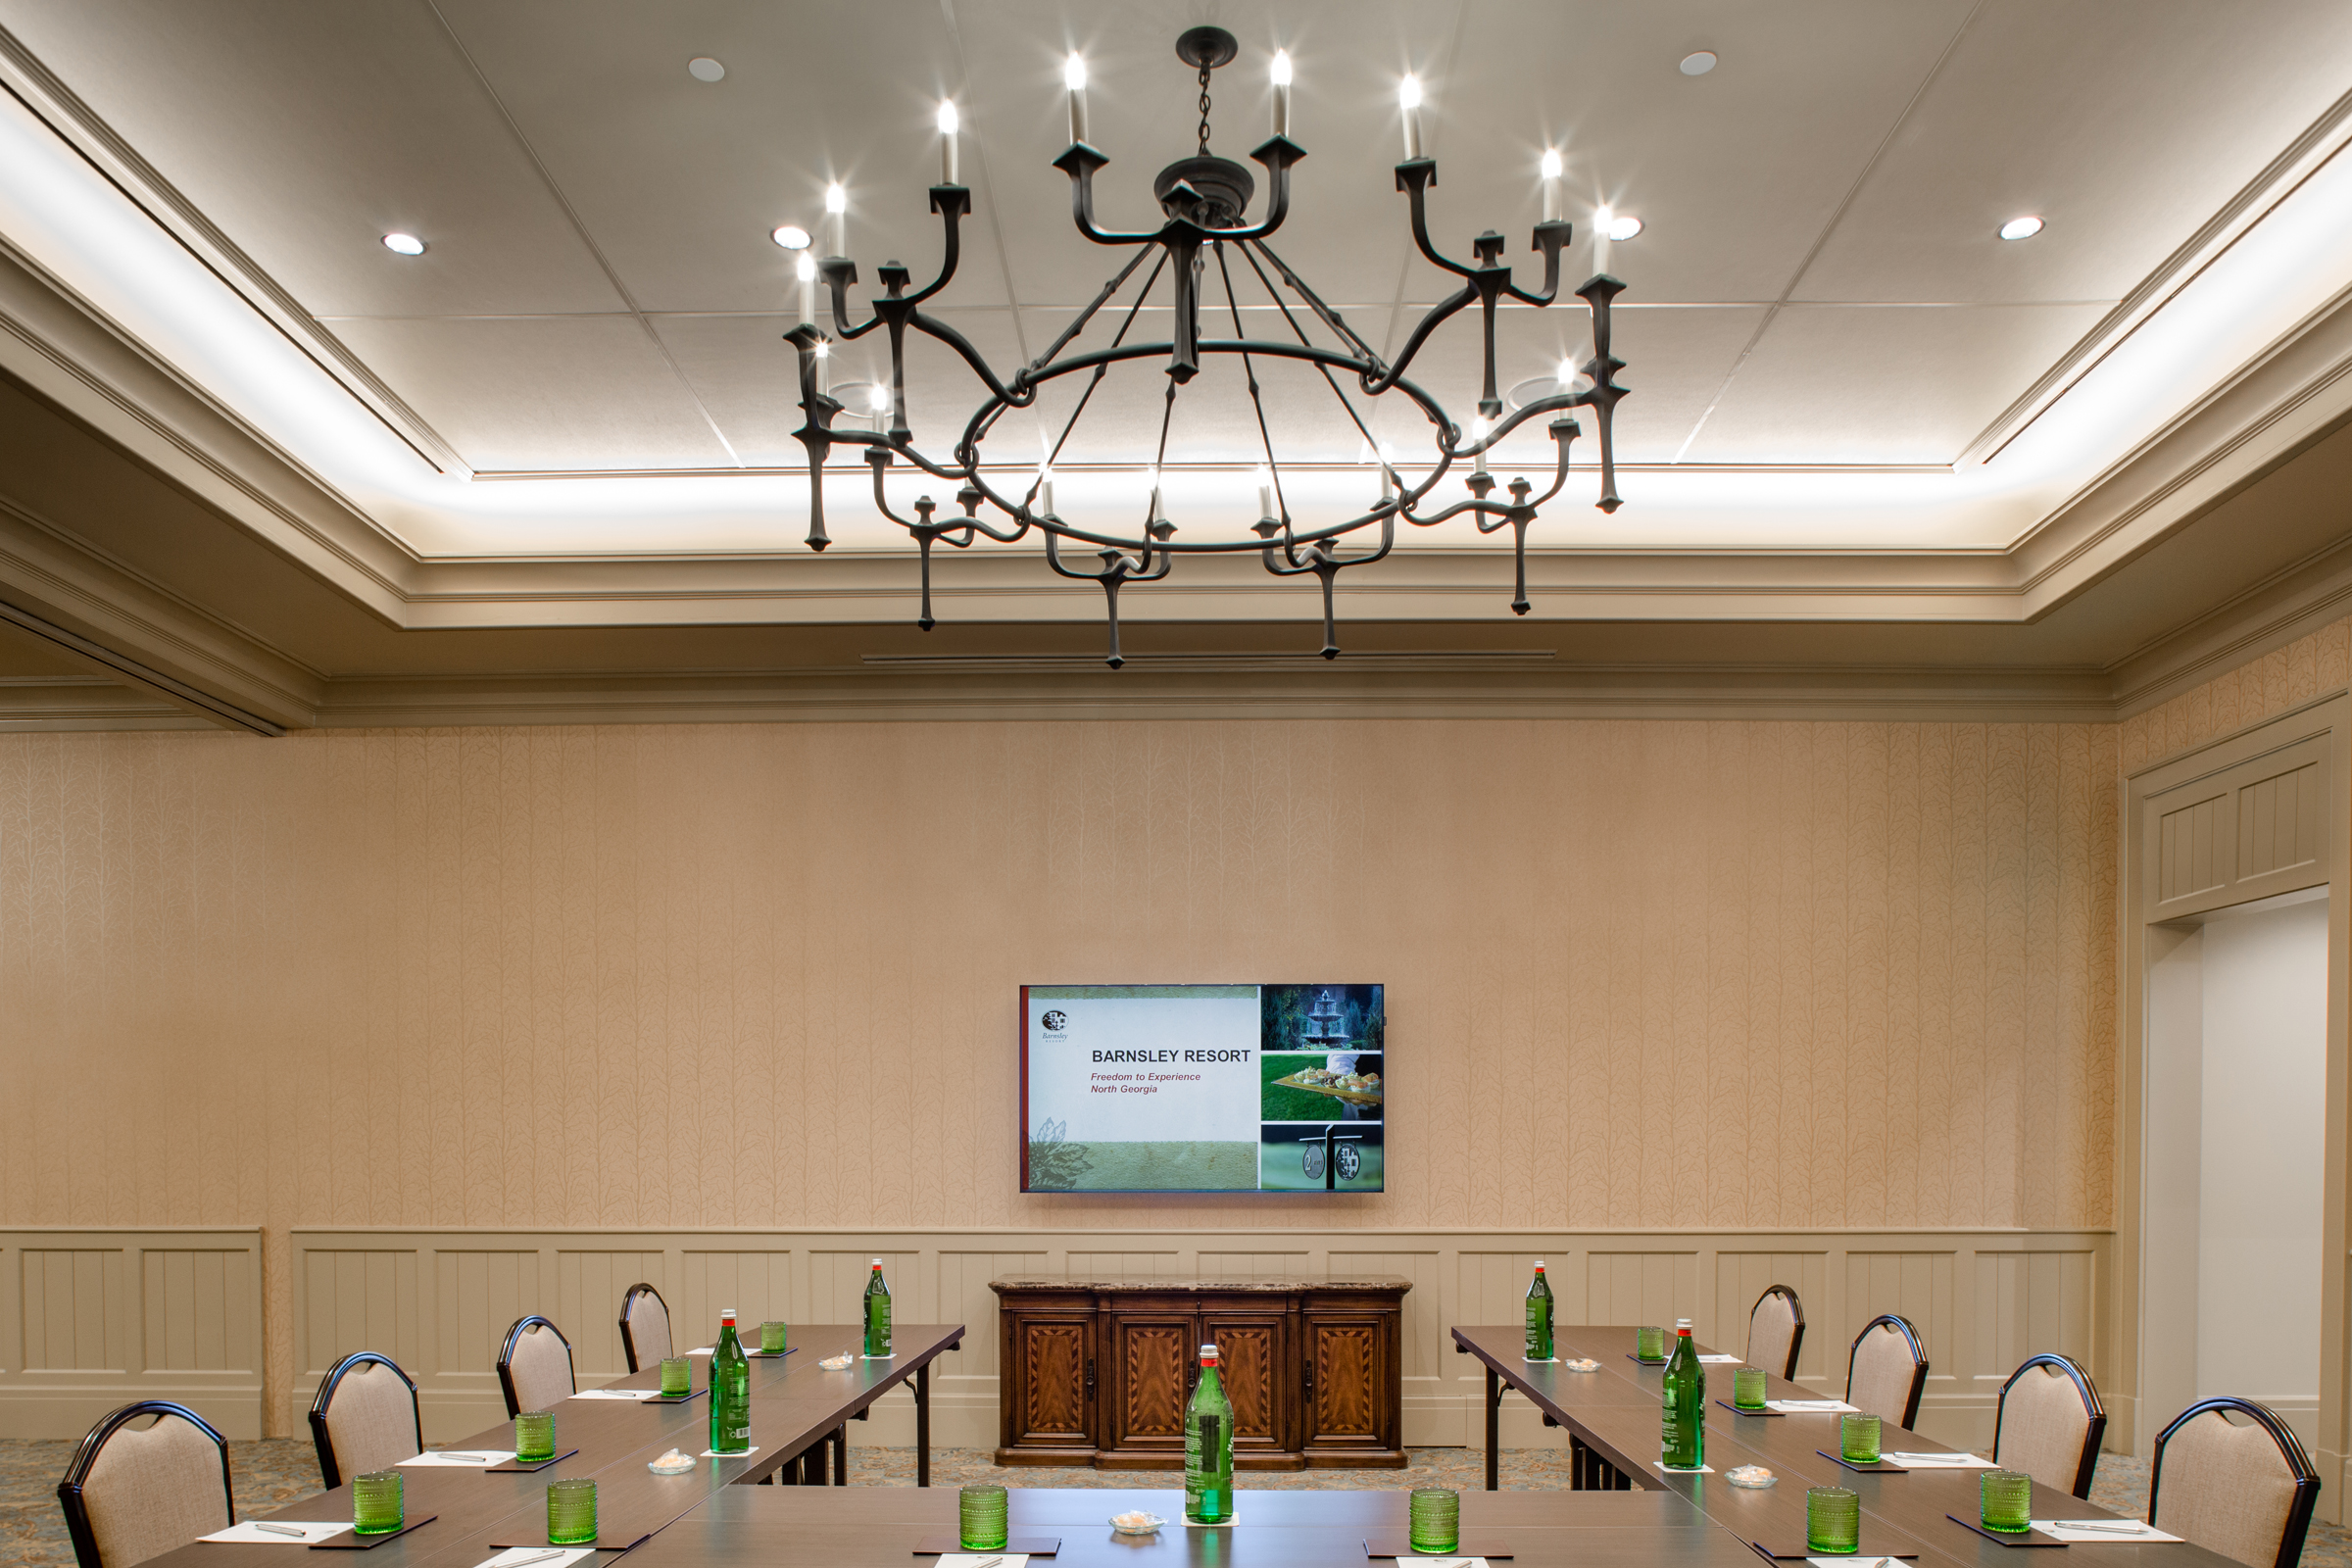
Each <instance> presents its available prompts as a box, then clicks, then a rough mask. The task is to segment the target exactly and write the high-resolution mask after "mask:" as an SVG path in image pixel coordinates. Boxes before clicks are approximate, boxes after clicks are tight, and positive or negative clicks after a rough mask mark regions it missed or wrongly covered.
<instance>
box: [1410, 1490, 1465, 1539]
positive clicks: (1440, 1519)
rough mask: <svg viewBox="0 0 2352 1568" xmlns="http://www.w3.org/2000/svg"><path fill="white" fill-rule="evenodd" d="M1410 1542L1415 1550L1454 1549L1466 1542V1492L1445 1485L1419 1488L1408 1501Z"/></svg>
mask: <svg viewBox="0 0 2352 1568" xmlns="http://www.w3.org/2000/svg"><path fill="white" fill-rule="evenodd" d="M1405 1510H1406V1511H1405V1521H1406V1523H1405V1528H1406V1531H1407V1536H1406V1544H1408V1545H1410V1546H1411V1547H1412V1548H1413V1549H1414V1550H1415V1551H1451V1550H1453V1549H1454V1548H1455V1547H1456V1546H1458V1545H1460V1544H1461V1542H1462V1495H1461V1494H1460V1493H1458V1492H1452V1491H1448V1490H1446V1489H1445V1488H1442V1487H1426V1488H1422V1489H1419V1490H1416V1491H1415V1492H1414V1493H1413V1495H1411V1497H1409V1498H1408V1499H1407V1500H1406V1502H1405Z"/></svg>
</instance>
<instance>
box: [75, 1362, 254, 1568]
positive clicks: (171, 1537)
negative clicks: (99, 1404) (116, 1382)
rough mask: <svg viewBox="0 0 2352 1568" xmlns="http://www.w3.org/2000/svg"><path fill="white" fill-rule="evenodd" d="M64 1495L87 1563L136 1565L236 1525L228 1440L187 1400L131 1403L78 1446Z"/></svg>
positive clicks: (89, 1567)
mask: <svg viewBox="0 0 2352 1568" xmlns="http://www.w3.org/2000/svg"><path fill="white" fill-rule="evenodd" d="M150 1417H152V1420H150V1421H149V1424H148V1425H147V1426H146V1427H145V1428H144V1430H134V1429H133V1428H132V1426H131V1423H132V1422H134V1421H139V1420H143V1419H147V1418H150ZM57 1500H58V1502H59V1503H60V1504H62V1505H63V1506H64V1508H65V1510H66V1533H67V1534H68V1535H69V1536H71V1537H72V1538H73V1555H74V1557H75V1558H77V1559H78V1560H79V1561H80V1563H81V1568H131V1565H132V1564H133V1563H140V1562H145V1561H146V1560H147V1559H148V1558H150V1557H158V1556H161V1555H163V1554H164V1553H165V1552H167V1551H170V1550H172V1548H173V1547H175V1546H184V1545H186V1544H188V1543H189V1542H191V1541H194V1540H195V1539H196V1538H197V1537H198V1536H204V1535H210V1534H212V1532H214V1531H216V1530H225V1529H227V1528H228V1527H229V1526H230V1525H232V1524H234V1523H236V1504H235V1503H234V1502H233V1501H232V1500H231V1499H230V1497H229V1491H228V1440H227V1439H225V1438H223V1437H221V1434H220V1433H218V1432H215V1431H214V1430H213V1428H212V1426H211V1424H210V1423H209V1422H207V1421H206V1420H205V1419H204V1417H202V1416H200V1415H198V1414H197V1413H196V1412H195V1411H193V1410H191V1409H188V1408H187V1407H186V1406H185V1405H178V1404H172V1403H169V1402H167V1401H165V1400H162V1399H141V1400H140V1401H139V1402H138V1403H136V1404H126V1405H124V1406H123V1408H122V1409H120V1410H117V1411H115V1412H114V1413H113V1414H111V1415H108V1416H106V1417H104V1418H102V1419H101V1420H100V1421H99V1423H98V1424H97V1425H96V1426H94V1427H92V1428H90V1433H89V1436H88V1437H85V1438H83V1439H82V1440H81V1446H80V1447H78V1448H76V1449H74V1450H73V1462H72V1463H70V1464H68V1465H67V1466H66V1479H65V1480H63V1481H61V1482H59V1483H58V1484H57Z"/></svg>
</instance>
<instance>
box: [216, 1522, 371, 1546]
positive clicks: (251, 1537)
mask: <svg viewBox="0 0 2352 1568" xmlns="http://www.w3.org/2000/svg"><path fill="white" fill-rule="evenodd" d="M269 1522H270V1524H273V1525H276V1526H278V1527H279V1529H282V1530H299V1531H301V1532H302V1534H301V1535H299V1536H284V1535H280V1534H278V1532H277V1531H276V1530H264V1529H262V1528H261V1525H262V1521H261V1520H259V1519H248V1520H246V1521H245V1522H244V1523H243V1524H238V1525H230V1526H229V1527H228V1528H227V1529H226V1530H216V1531H214V1532H213V1533H212V1534H211V1535H209V1536H198V1537H197V1538H196V1539H197V1540H198V1541H230V1542H234V1543H236V1544H238V1545H240V1546H303V1545H308V1544H310V1543H312V1542H314V1541H324V1540H325V1539H326V1538H327V1537H329V1536H339V1535H342V1534H343V1533H344V1532H345V1531H347V1530H349V1529H350V1528H351V1521H350V1520H348V1519H271V1520H270V1521H269Z"/></svg>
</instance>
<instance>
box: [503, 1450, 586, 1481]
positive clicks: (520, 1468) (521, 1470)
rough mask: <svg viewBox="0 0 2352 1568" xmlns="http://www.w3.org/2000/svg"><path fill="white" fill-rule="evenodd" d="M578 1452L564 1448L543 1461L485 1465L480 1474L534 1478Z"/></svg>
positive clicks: (518, 1461) (510, 1460)
mask: <svg viewBox="0 0 2352 1568" xmlns="http://www.w3.org/2000/svg"><path fill="white" fill-rule="evenodd" d="M579 1451H580V1450H579V1449H577V1448H565V1449H564V1451H563V1452H561V1453H551V1454H549V1455H548V1456H547V1457H546V1458H544V1459H509V1460H507V1461H506V1462H505V1463H504V1464H493V1465H485V1466H484V1467H483V1471H482V1473H483V1474H484V1475H487V1474H489V1473H490V1472H491V1471H493V1470H495V1471H497V1472H498V1473H499V1474H500V1475H508V1476H535V1475H537V1474H538V1473H539V1472H540V1471H542V1470H544V1469H546V1468H547V1467H548V1466H549V1465H556V1464H562V1463H563V1462H564V1460H566V1459H568V1458H570V1457H571V1456H572V1455H573V1454H575V1453H577V1452H579Z"/></svg>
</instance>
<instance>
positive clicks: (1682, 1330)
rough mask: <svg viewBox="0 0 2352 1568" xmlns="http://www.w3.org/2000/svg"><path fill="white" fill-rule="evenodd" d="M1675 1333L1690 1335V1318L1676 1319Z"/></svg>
mask: <svg viewBox="0 0 2352 1568" xmlns="http://www.w3.org/2000/svg"><path fill="white" fill-rule="evenodd" d="M1674 1332H1675V1333H1677V1334H1688V1333H1690V1332H1691V1320H1690V1319H1689V1318H1687V1317H1678V1318H1676V1319H1675V1320H1674Z"/></svg>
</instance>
